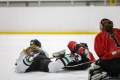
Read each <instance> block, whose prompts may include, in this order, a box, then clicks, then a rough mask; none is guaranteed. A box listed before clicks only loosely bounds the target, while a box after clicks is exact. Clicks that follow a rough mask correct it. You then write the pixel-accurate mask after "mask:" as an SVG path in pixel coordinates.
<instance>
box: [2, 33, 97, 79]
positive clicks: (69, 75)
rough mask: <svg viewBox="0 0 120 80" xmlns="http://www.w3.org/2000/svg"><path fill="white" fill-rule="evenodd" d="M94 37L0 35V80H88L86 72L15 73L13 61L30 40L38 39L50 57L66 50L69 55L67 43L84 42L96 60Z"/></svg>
mask: <svg viewBox="0 0 120 80" xmlns="http://www.w3.org/2000/svg"><path fill="white" fill-rule="evenodd" d="M95 36H96V35H95V34H94V35H59V34H58V35H47V34H46V35H43V34H31V35H30V34H28V35H27V34H26V35H25V34H23V35H19V34H14V35H12V34H1V35H0V52H1V53H0V80H88V70H81V71H65V70H60V71H58V72H57V73H47V72H40V71H37V72H29V73H16V72H15V61H16V59H17V58H18V56H19V55H20V52H21V51H22V50H23V49H25V48H26V47H28V46H29V45H30V40H31V39H38V40H39V41H40V42H41V43H42V47H43V49H44V50H46V51H47V52H48V53H49V55H50V57H52V53H54V52H57V51H60V50H63V49H66V53H69V52H70V51H69V49H68V48H67V44H68V42H69V41H76V42H78V43H80V42H86V43H87V44H88V47H89V50H90V51H91V52H92V53H93V55H94V56H95V58H96V59H98V57H97V55H96V54H95V51H94V38H95Z"/></svg>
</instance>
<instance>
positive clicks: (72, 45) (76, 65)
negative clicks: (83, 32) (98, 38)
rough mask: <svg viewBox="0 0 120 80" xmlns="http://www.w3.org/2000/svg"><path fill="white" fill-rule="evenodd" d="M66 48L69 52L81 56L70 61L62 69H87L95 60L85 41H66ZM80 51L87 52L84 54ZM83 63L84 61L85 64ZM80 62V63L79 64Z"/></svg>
mask: <svg viewBox="0 0 120 80" xmlns="http://www.w3.org/2000/svg"><path fill="white" fill-rule="evenodd" d="M68 48H69V50H70V51H71V53H70V54H73V53H74V54H79V55H80V56H81V60H80V61H73V62H70V63H69V64H68V65H67V66H65V67H64V69H67V70H85V69H88V68H89V67H90V65H91V64H92V63H93V62H94V61H95V58H94V56H93V54H92V53H91V52H90V51H89V49H88V45H87V44H86V43H80V44H78V43H77V42H75V41H70V42H69V43H68ZM81 51H88V52H87V54H84V52H83V53H82V52H81ZM86 62H87V63H86ZM89 62H90V63H89ZM82 63H83V64H82ZM84 63H86V64H84ZM80 64H82V65H80Z"/></svg>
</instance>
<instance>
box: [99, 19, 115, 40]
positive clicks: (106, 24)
mask: <svg viewBox="0 0 120 80" xmlns="http://www.w3.org/2000/svg"><path fill="white" fill-rule="evenodd" d="M101 24H102V26H103V30H105V31H107V32H109V33H110V34H111V35H112V36H111V38H112V39H114V38H115V37H114V31H113V22H112V21H111V20H109V19H102V20H101Z"/></svg>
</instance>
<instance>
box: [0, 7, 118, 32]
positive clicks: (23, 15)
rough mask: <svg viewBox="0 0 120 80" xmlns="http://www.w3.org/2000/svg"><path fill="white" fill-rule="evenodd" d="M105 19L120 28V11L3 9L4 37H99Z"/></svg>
mask: <svg viewBox="0 0 120 80" xmlns="http://www.w3.org/2000/svg"><path fill="white" fill-rule="evenodd" d="M103 18H108V19H110V20H112V21H113V23H114V27H116V28H120V7H118V6H88V7H87V6H81V7H79V6H77V7H74V6H72V7H0V34H82V33H85V34H86V33H87V34H94V33H95V34H96V33H98V32H99V23H100V20H101V19H103Z"/></svg>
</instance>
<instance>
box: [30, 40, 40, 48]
mask: <svg viewBox="0 0 120 80" xmlns="http://www.w3.org/2000/svg"><path fill="white" fill-rule="evenodd" d="M32 44H34V45H36V46H38V47H39V48H41V43H40V41H38V40H37V39H34V40H31V41H30V45H32Z"/></svg>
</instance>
